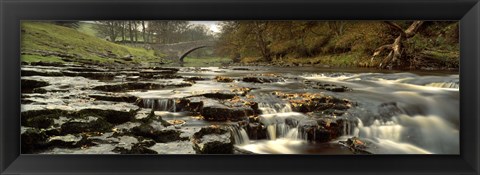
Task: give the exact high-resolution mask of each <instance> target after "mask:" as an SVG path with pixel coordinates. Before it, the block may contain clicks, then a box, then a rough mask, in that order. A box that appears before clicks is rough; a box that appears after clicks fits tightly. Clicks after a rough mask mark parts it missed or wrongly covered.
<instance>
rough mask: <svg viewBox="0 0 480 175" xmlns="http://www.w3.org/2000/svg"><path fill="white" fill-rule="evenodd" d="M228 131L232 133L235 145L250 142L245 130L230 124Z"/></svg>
mask: <svg viewBox="0 0 480 175" xmlns="http://www.w3.org/2000/svg"><path fill="white" fill-rule="evenodd" d="M229 129H230V132H231V133H232V135H233V139H234V141H235V144H236V145H244V144H248V143H250V139H249V138H248V134H247V131H245V129H243V128H242V127H239V126H235V125H233V126H230V127H229Z"/></svg>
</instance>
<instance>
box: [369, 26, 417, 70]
mask: <svg viewBox="0 0 480 175" xmlns="http://www.w3.org/2000/svg"><path fill="white" fill-rule="evenodd" d="M423 23H424V22H423V21H413V23H412V24H411V25H410V26H409V27H408V28H407V29H405V30H404V29H403V28H402V27H401V26H400V25H398V24H397V23H395V22H390V21H386V22H385V24H387V25H388V26H389V27H391V28H392V29H394V30H395V31H396V33H398V36H397V38H396V39H395V41H394V42H393V43H392V44H386V45H383V46H380V47H379V48H377V49H376V50H375V51H374V53H373V56H372V58H371V60H372V61H373V59H375V58H376V57H377V56H379V55H380V54H382V53H383V52H384V51H387V52H388V55H387V56H386V57H385V58H384V59H383V60H382V61H381V62H380V64H379V67H380V68H386V67H388V66H393V65H392V64H396V65H400V64H402V62H405V60H401V59H402V58H403V57H402V56H403V55H402V52H403V42H404V41H405V40H406V39H408V38H411V37H413V36H414V35H415V34H416V33H417V31H418V29H419V28H420V27H421V26H422V24H423Z"/></svg>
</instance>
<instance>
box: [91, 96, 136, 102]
mask: <svg viewBox="0 0 480 175" xmlns="http://www.w3.org/2000/svg"><path fill="white" fill-rule="evenodd" d="M89 97H90V98H95V99H96V100H103V101H115V102H127V103H133V102H135V101H137V97H135V96H132V95H126V94H92V95H89Z"/></svg>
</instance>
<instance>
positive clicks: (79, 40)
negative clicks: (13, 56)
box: [21, 22, 161, 64]
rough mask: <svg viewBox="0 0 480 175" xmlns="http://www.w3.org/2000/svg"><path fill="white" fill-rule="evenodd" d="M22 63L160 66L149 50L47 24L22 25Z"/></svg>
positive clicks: (158, 59) (26, 23)
mask: <svg viewBox="0 0 480 175" xmlns="http://www.w3.org/2000/svg"><path fill="white" fill-rule="evenodd" d="M21 52H22V55H21V59H22V61H24V62H38V61H42V62H76V63H86V64H101V63H113V62H115V63H121V64H125V63H141V62H160V61H161V58H159V57H158V56H156V55H154V52H153V51H152V50H146V49H142V48H132V47H128V46H124V45H119V44H115V43H111V42H108V41H105V40H102V39H100V38H97V37H94V36H91V35H88V34H85V33H82V32H79V31H77V30H75V29H71V28H68V27H63V26H58V25H55V24H52V23H47V22H23V23H22V42H21Z"/></svg>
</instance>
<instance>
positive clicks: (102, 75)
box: [62, 71, 115, 80]
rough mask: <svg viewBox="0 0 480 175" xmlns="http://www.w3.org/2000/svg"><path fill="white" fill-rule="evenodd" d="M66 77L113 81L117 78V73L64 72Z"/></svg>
mask: <svg viewBox="0 0 480 175" xmlns="http://www.w3.org/2000/svg"><path fill="white" fill-rule="evenodd" d="M62 74H63V75H64V76H70V77H77V76H80V77H85V78H90V79H95V80H113V79H114V78H115V73H112V72H73V71H62Z"/></svg>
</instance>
